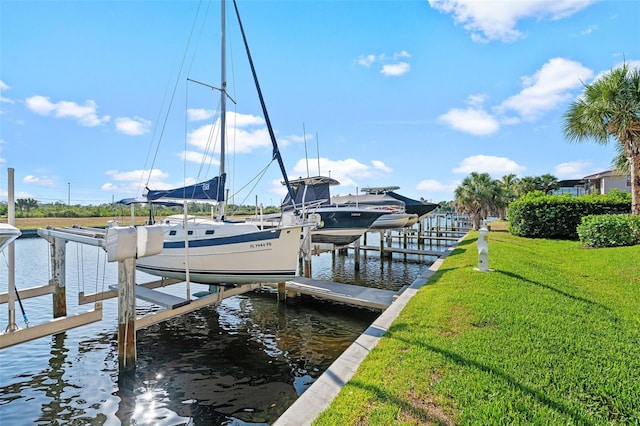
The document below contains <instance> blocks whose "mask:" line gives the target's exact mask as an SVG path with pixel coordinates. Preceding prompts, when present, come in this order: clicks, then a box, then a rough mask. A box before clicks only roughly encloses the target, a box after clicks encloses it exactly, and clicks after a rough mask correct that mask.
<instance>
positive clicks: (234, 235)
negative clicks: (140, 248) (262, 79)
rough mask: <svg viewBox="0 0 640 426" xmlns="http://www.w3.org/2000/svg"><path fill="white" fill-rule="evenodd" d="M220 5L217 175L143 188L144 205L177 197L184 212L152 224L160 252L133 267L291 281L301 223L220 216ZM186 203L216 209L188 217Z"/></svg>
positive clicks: (209, 280)
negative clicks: (158, 230) (264, 224)
mask: <svg viewBox="0 0 640 426" xmlns="http://www.w3.org/2000/svg"><path fill="white" fill-rule="evenodd" d="M225 3H226V1H225V0H223V1H221V21H222V24H221V27H222V28H221V29H222V48H221V51H222V52H221V53H222V55H221V56H222V59H221V65H222V71H221V80H222V81H221V86H220V87H221V88H220V89H219V90H220V92H221V103H220V105H221V113H220V123H221V125H220V144H221V148H220V172H219V175H218V176H216V177H214V178H212V179H209V180H207V181H205V182H200V183H197V184H194V185H189V186H185V187H181V188H175V189H170V190H151V189H148V190H147V192H146V194H145V198H146V200H147V201H148V202H149V203H152V202H158V201H173V202H176V201H179V202H182V203H184V206H185V207H184V214H183V215H175V216H169V217H167V218H165V219H164V220H162V221H159V222H157V223H156V224H157V225H160V226H161V227H162V229H163V232H164V244H163V250H162V252H161V253H159V254H157V255H154V256H149V257H144V258H140V259H138V260H137V262H136V267H137V269H139V270H141V271H144V272H146V273H149V274H153V275H158V276H162V277H168V278H177V279H182V280H188V281H191V282H196V283H203V284H219V283H224V284H227V283H228V284H245V283H259V282H281V281H285V280H287V279H291V278H292V277H294V276H295V274H296V270H297V265H298V256H299V250H300V240H301V237H302V226H301V225H299V224H297V222H295V220H291V221H290V222H289V224H282V223H281V224H280V226H278V227H275V228H270V229H261V228H260V227H258V226H257V225H256V224H254V223H248V222H244V221H230V220H227V219H226V218H225V192H226V189H225V181H226V171H225V158H224V155H225V142H226V141H225V130H226V129H225V127H226V98H227V96H228V94H227V92H226V87H227V82H226V71H225V67H226V64H225V61H226V58H225V13H226V12H225ZM234 5H235V1H234ZM235 11H236V15H237V17H238V22H239V24H240V29H241V31H242V35H243V40H244V44H245V49H246V52H247V55H248V57H249V63H250V65H251V70H252V73H253V78H254V82H255V85H256V89H257V91H258V95H259V99H260V103H261V106H262V109H263V114H264V117H265V121H266V123H267V127H268V129H269V134H270V137H271V142H272V144H273V156H274V157H275V158H276V159H277V160H278V163H279V165H280V170H281V172H282V175H283V178H284V180H285V182H287V184H288V177H287V174H286V170H285V168H284V164H283V161H282V158H281V156H280V151H279V149H278V145H277V142H276V140H275V136H274V132H273V130H272V128H271V123H270V121H269V118H268V114H267V111H266V108H265V106H264V100H263V98H262V93H261V91H260V86H259V84H258V80H257V77H256V73H255V69H254V66H253V61H252V60H251V55H250V52H249V48H248V45H247V41H246V37H245V36H244V30H243V28H242V22H241V21H240V16H239V13H238V9H237V6H236V7H235ZM289 191H291V189H289ZM188 201H209V202H216V203H218V208H219V211H218V214H217V215H216V216H213V215H212V216H211V217H196V216H191V215H188V214H187V210H186V205H187V202H188Z"/></svg>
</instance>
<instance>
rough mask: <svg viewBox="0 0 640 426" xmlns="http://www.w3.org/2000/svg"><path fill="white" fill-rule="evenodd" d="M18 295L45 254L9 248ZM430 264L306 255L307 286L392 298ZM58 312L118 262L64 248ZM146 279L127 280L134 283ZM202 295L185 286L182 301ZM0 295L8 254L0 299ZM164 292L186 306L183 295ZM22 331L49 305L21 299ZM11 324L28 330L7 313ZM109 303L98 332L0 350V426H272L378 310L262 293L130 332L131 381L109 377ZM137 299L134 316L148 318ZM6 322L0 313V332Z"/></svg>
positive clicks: (373, 256) (91, 250) (112, 343)
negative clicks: (133, 339) (349, 288)
mask: <svg viewBox="0 0 640 426" xmlns="http://www.w3.org/2000/svg"><path fill="white" fill-rule="evenodd" d="M15 252H16V268H15V270H16V286H17V287H18V289H20V288H28V287H34V286H39V285H44V284H46V283H47V282H48V280H49V278H50V274H51V272H50V271H51V266H50V260H49V244H48V243H47V242H46V241H45V240H43V239H41V238H30V239H20V240H17V241H16V243H15ZM434 260H435V258H434V257H427V256H416V255H408V256H403V255H398V254H394V256H393V257H392V258H391V259H381V258H380V255H379V254H378V253H376V252H367V253H362V254H361V259H360V265H361V266H360V270H359V271H358V272H356V271H355V267H354V266H355V265H354V256H353V253H352V252H350V253H349V254H348V255H346V256H345V255H339V254H332V253H324V254H321V255H319V256H314V257H313V263H312V268H313V274H312V275H313V278H318V279H325V280H333V281H338V282H343V283H349V284H357V285H363V286H369V287H376V288H385V289H390V290H399V289H400V288H401V287H402V286H404V285H406V284H411V283H412V282H413V280H415V279H416V278H417V277H418V276H419V275H420V274H422V273H423V272H425V270H426V269H428V267H429V265H430V264H431V262H433V261H434ZM66 270H67V313H68V315H72V314H75V313H80V312H86V311H88V310H90V309H92V308H93V304H89V305H86V304H85V305H79V304H78V300H77V294H78V291H84V292H85V293H86V294H90V293H94V292H98V291H104V290H107V288H108V286H109V285H111V284H114V283H116V282H117V264H112V263H107V262H106V261H105V254H104V252H103V251H102V250H101V249H97V248H95V247H89V246H82V245H80V244H76V243H67V269H66ZM153 280H155V277H151V276H149V275H146V274H143V273H137V276H136V281H137V282H139V283H140V282H147V281H153ZM205 289H207V287H205V286H202V285H198V284H192V285H191V289H190V290H191V292H192V293H195V292H196V291H202V290H205ZM6 291H7V258H6V252H5V253H0V292H2V293H5V292H6ZM163 291H167V292H170V293H172V294H175V295H178V296H181V297H186V286H185V285H184V284H177V285H174V286H171V287H167V288H166V289H163ZM22 304H23V306H24V310H25V314H26V317H27V320H28V322H29V324H32V325H35V324H41V323H44V322H47V321H49V320H50V319H51V318H52V299H51V296H50V295H49V296H41V297H37V298H31V299H27V300H23V301H22ZM15 307H16V323H17V325H18V326H19V327H20V328H24V327H26V325H25V321H24V318H23V314H22V311H21V309H20V305H19V304H18V303H16V305H15ZM117 309H118V308H117V300H116V299H107V300H105V301H104V302H103V319H102V320H101V321H99V322H96V323H93V324H89V325H85V326H81V327H79V328H76V329H72V330H68V331H66V332H64V333H61V334H58V335H55V336H50V337H43V338H40V339H37V340H34V341H31V342H27V343H22V344H19V345H16V346H13V347H9V348H6V349H2V350H0V424H2V425H34V424H40V425H67V424H73V425H86V424H91V425H120V424H126V425H134V424H135V425H255V424H258V425H268V424H271V423H273V422H274V421H275V420H276V419H277V418H278V417H279V416H280V415H281V414H282V413H283V412H284V411H285V410H286V409H287V408H288V407H289V406H290V405H291V404H292V403H293V402H294V401H295V400H296V399H297V398H298V397H299V396H300V395H301V394H302V393H303V392H304V391H305V390H306V389H307V388H308V387H309V386H310V385H311V384H312V383H313V382H314V381H315V380H316V379H317V378H318V377H319V376H320V375H321V374H322V373H323V372H324V371H325V370H326V369H327V368H328V367H329V366H330V365H331V363H332V362H333V361H334V360H335V359H336V358H337V357H338V356H340V354H341V353H342V352H343V351H344V350H345V349H346V348H347V347H348V346H349V345H350V344H351V343H352V342H353V341H354V340H355V339H356V338H357V337H358V336H359V335H360V334H361V333H362V332H363V331H364V330H365V329H366V328H367V327H368V326H369V325H370V324H371V323H372V322H373V321H374V320H375V318H376V317H377V316H378V315H379V313H377V312H373V311H369V310H365V309H359V308H353V307H345V306H339V305H336V304H333V303H329V302H322V301H318V300H315V299H313V298H310V297H303V298H300V299H296V300H293V299H289V300H288V302H287V304H286V306H279V305H278V304H277V302H276V293H275V291H274V290H272V289H263V290H258V291H255V292H251V293H247V294H244V295H240V296H234V297H232V298H229V299H227V300H225V301H223V302H221V303H220V304H218V305H215V306H209V307H205V308H202V309H199V310H197V311H194V312H192V313H189V314H185V315H183V316H180V317H176V318H173V319H170V320H168V321H165V322H162V323H159V324H156V325H153V326H150V327H148V328H146V329H142V330H140V331H138V333H137V357H138V363H137V368H136V372H135V377H131V378H129V379H128V380H126V381H124V380H122V379H120V382H119V378H118V354H117V352H118V351H117ZM158 309H159V308H157V307H156V306H154V305H152V304H149V303H146V302H142V301H138V302H137V314H138V315H143V314H147V313H151V312H154V311H156V310H158ZM7 322H8V313H7V306H6V305H0V327H1V328H2V330H5V328H6V326H7Z"/></svg>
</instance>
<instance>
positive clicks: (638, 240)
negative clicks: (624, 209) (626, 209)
mask: <svg viewBox="0 0 640 426" xmlns="http://www.w3.org/2000/svg"><path fill="white" fill-rule="evenodd" d="M578 237H579V238H580V242H581V243H582V244H584V245H585V246H589V247H617V246H633V245H636V244H640V216H634V215H630V214H615V215H592V216H585V217H583V218H582V222H581V223H580V225H578Z"/></svg>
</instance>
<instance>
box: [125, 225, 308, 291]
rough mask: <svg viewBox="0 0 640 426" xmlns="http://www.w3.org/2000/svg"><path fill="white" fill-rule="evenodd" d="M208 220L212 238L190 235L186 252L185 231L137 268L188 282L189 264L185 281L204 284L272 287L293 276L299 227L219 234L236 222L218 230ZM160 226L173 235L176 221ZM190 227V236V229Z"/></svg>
mask: <svg viewBox="0 0 640 426" xmlns="http://www.w3.org/2000/svg"><path fill="white" fill-rule="evenodd" d="M203 222H206V221H203ZM209 222H211V223H210V224H209V225H211V227H210V228H209V229H214V230H215V231H216V232H215V234H214V235H212V236H210V237H206V236H203V235H202V233H201V234H200V235H197V234H196V235H195V237H194V236H193V235H191V236H190V240H189V247H188V250H185V242H184V233H182V234H181V235H182V239H181V238H180V233H178V232H175V234H174V235H168V236H167V237H166V238H165V241H164V246H163V250H162V252H161V253H160V254H157V255H154V256H149V257H144V258H140V259H138V260H137V262H136V267H137V268H138V269H139V270H140V271H143V272H146V273H149V274H152V275H157V276H162V277H167V278H176V279H181V280H186V277H187V272H186V271H187V263H188V271H189V280H190V281H191V282H195V283H203V284H217V283H229V284H248V283H258V282H270V283H273V282H281V281H286V280H289V279H291V278H293V277H294V276H295V275H296V272H297V266H298V255H299V250H300V238H301V235H302V227H301V226H290V227H283V228H275V229H266V230H260V229H258V228H257V227H255V226H253V225H250V224H238V227H239V230H240V231H241V232H240V233H228V232H227V233H226V235H222V234H224V233H225V231H227V230H226V229H224V228H229V227H232V228H233V227H234V226H235V225H236V224H232V223H219V224H218V228H216V223H215V222H213V221H209ZM190 225H191V224H190ZM163 226H165V228H166V231H165V232H166V234H170V232H171V230H173V231H177V230H176V229H175V228H176V226H175V223H174V224H172V225H163ZM199 226H200V227H201V228H202V229H206V228H203V227H202V224H199ZM189 229H190V231H191V232H193V231H192V227H191V226H190V228H189ZM202 229H201V230H202ZM247 230H249V231H248V232H247Z"/></svg>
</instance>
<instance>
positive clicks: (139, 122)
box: [116, 116, 151, 136]
mask: <svg viewBox="0 0 640 426" xmlns="http://www.w3.org/2000/svg"><path fill="white" fill-rule="evenodd" d="M149 127H151V121H149V120H145V119H144V118H141V117H137V116H136V117H133V118H129V117H118V118H116V129H117V130H118V131H119V132H120V133H124V134H125V135H131V136H140V135H144V134H146V133H149Z"/></svg>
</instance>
